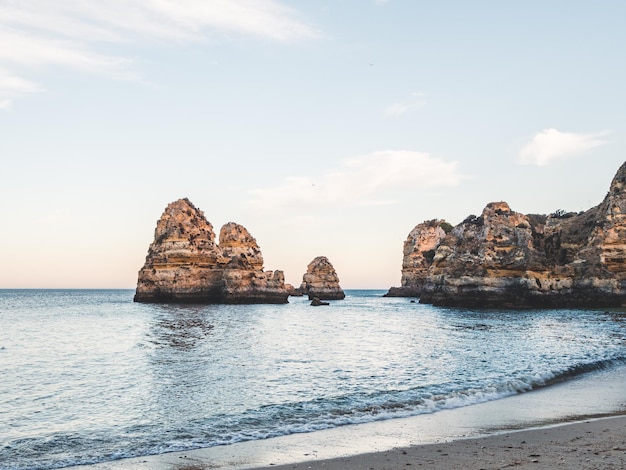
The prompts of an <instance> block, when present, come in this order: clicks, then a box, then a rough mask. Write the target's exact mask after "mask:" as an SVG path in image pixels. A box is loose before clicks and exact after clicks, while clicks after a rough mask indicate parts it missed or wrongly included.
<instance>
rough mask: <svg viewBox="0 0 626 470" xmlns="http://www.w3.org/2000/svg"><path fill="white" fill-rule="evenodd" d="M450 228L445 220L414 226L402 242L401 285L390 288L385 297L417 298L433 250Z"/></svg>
mask: <svg viewBox="0 0 626 470" xmlns="http://www.w3.org/2000/svg"><path fill="white" fill-rule="evenodd" d="M451 229H452V226H451V225H450V224H449V223H447V222H446V221H445V220H437V219H434V220H428V221H426V222H423V223H421V224H419V225H416V226H415V228H413V230H411V232H410V233H409V236H408V237H407V239H406V241H405V242H404V257H403V259H402V285H401V287H392V288H391V289H389V292H387V293H386V294H385V297H419V295H420V293H421V291H422V286H423V285H424V280H425V279H426V276H427V275H428V270H429V269H430V266H431V264H432V263H433V258H434V257H435V250H436V249H437V248H438V247H439V244H440V243H441V241H442V240H443V239H444V238H445V236H446V232H449V231H450V230H451Z"/></svg>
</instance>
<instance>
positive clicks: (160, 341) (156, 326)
mask: <svg viewBox="0 0 626 470" xmlns="http://www.w3.org/2000/svg"><path fill="white" fill-rule="evenodd" d="M207 308H208V307H206V306H204V307H203V306H198V305H194V306H189V305H158V306H155V313H156V315H155V318H154V319H153V321H152V323H151V328H150V330H149V331H148V341H149V342H150V343H152V344H154V345H155V346H157V347H168V346H169V347H172V348H177V349H182V350H192V349H194V348H195V347H196V346H197V344H198V341H202V340H204V339H205V338H206V337H207V336H208V335H209V334H210V332H211V330H212V329H213V328H214V325H212V324H211V323H209V320H208V318H207V317H208V315H207V311H206V310H207Z"/></svg>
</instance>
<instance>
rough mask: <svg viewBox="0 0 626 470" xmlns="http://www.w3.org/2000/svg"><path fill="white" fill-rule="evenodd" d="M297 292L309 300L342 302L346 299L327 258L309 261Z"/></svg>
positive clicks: (322, 257) (319, 257)
mask: <svg viewBox="0 0 626 470" xmlns="http://www.w3.org/2000/svg"><path fill="white" fill-rule="evenodd" d="M299 291H300V292H302V293H303V294H304V295H308V296H309V300H313V299H314V298H316V297H317V298H318V299H319V300H342V299H344V298H345V297H346V295H345V293H344V292H343V289H342V288H341V286H340V285H339V277H338V276H337V273H336V272H335V268H333V265H332V264H331V262H330V261H328V258H326V257H325V256H318V257H317V258H315V259H314V260H313V261H311V262H310V263H309V264H308V266H307V270H306V273H305V274H304V275H303V276H302V284H301V285H300V288H299Z"/></svg>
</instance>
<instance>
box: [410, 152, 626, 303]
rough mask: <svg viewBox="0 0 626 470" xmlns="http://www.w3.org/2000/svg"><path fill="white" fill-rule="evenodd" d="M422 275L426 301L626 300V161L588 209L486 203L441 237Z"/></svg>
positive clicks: (573, 301) (554, 301)
mask: <svg viewBox="0 0 626 470" xmlns="http://www.w3.org/2000/svg"><path fill="white" fill-rule="evenodd" d="M407 243H408V240H407ZM416 246H418V245H416ZM405 248H406V244H405ZM405 257H406V252H405ZM403 268H404V264H403ZM407 272H408V271H407ZM423 279H424V281H423V286H422V289H421V292H420V302H422V303H432V304H435V305H443V306H470V307H513V308H524V307H612V306H621V305H624V304H626V163H624V164H623V165H622V166H621V167H620V169H619V170H618V172H617V174H616V176H615V177H614V178H613V181H612V183H611V186H610V189H609V192H608V194H607V196H606V197H605V199H604V201H602V203H600V204H599V205H598V206H596V207H593V208H591V209H589V210H588V211H586V212H581V213H564V212H563V211H557V212H556V213H554V214H551V215H533V214H531V215H524V214H520V213H518V212H515V211H513V210H511V208H510V207H509V206H508V204H506V203H505V202H495V203H490V204H488V205H487V206H486V207H485V209H484V210H483V212H482V214H481V215H480V216H479V217H476V216H470V217H468V218H467V219H465V220H464V221H463V222H461V223H460V224H459V225H457V226H456V227H454V229H453V230H452V231H451V232H450V233H448V234H447V235H446V236H445V238H443V239H442V240H440V242H439V245H438V247H437V248H436V249H435V252H434V256H433V259H432V263H431V264H430V265H429V266H428V268H427V272H426V275H425V276H424V277H423ZM403 283H404V269H403Z"/></svg>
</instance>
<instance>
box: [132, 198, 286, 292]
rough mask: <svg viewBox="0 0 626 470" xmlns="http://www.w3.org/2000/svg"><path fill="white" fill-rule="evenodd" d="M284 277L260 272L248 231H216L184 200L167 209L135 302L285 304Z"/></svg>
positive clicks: (232, 225) (256, 250) (260, 262)
mask: <svg viewBox="0 0 626 470" xmlns="http://www.w3.org/2000/svg"><path fill="white" fill-rule="evenodd" d="M288 295H289V294H288V292H287V289H286V287H285V277H284V275H283V272H282V271H263V255H262V254H261V249H260V248H259V246H258V245H257V242H256V240H255V239H254V237H252V235H250V233H249V232H248V230H247V229H246V228H245V227H243V226H241V225H239V224H236V223H234V222H229V223H227V224H225V225H224V226H223V227H222V229H221V230H220V238H219V243H216V242H215V233H214V232H213V226H212V225H211V223H210V222H209V221H208V220H207V219H206V218H205V216H204V213H203V212H202V211H201V210H199V209H198V208H196V207H195V206H194V205H193V204H192V203H191V202H190V201H189V199H187V198H184V199H179V200H178V201H175V202H172V203H171V204H169V205H168V206H167V207H166V209H165V212H163V215H161V218H160V219H159V221H158V222H157V226H156V229H155V231H154V241H153V242H152V243H151V244H150V247H149V248H148V255H147V256H146V262H145V264H144V266H143V268H141V270H140V271H139V276H138V280H137V290H136V292H135V299H134V300H135V302H153V303H180V302H188V303H225V304H239V303H245V304H253V303H272V304H274V303H276V304H279V303H287V298H288Z"/></svg>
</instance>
